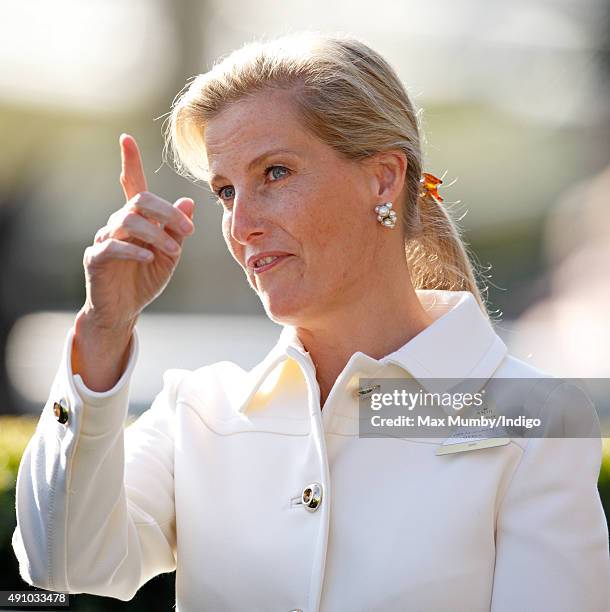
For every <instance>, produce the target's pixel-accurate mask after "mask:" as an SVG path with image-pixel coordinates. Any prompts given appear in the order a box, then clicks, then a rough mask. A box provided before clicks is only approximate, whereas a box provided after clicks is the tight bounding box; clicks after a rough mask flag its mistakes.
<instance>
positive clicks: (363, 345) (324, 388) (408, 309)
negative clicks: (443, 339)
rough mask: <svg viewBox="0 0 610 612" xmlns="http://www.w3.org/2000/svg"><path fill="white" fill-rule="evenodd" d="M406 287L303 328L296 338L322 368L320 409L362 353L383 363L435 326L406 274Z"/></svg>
mask: <svg viewBox="0 0 610 612" xmlns="http://www.w3.org/2000/svg"><path fill="white" fill-rule="evenodd" d="M404 274H405V276H404V277H403V279H404V280H403V281H402V282H396V278H394V279H393V280H394V283H389V284H386V285H385V286H384V287H371V288H369V289H367V291H366V292H365V293H364V295H360V296H359V297H358V299H351V300H350V299H345V300H344V301H343V306H342V307H341V308H338V309H336V310H332V311H330V312H327V314H326V316H324V317H320V318H318V319H316V320H315V322H312V323H308V324H307V325H303V326H301V325H298V326H295V327H296V332H297V335H298V337H299V340H300V341H301V343H302V344H303V347H304V348H305V350H306V351H308V352H309V354H310V356H311V358H312V360H313V363H314V365H315V366H316V378H317V380H318V384H319V386H320V404H321V406H324V404H325V402H326V399H327V397H328V394H329V393H330V390H331V389H332V387H333V385H334V383H335V381H336V380H337V377H338V376H339V374H340V373H341V372H342V371H343V369H344V368H345V365H346V364H347V362H348V361H349V359H350V358H351V356H352V355H353V354H354V353H355V352H357V351H361V352H362V353H364V354H366V355H368V356H369V357H372V358H373V359H381V358H382V357H385V356H386V355H388V354H389V353H392V352H393V351H395V350H397V349H398V348H400V347H401V346H403V345H404V344H406V343H407V342H408V341H409V340H411V338H413V337H415V336H416V335H417V334H419V333H420V332H421V331H422V330H424V329H425V328H426V327H428V325H430V324H431V323H432V321H433V318H432V317H431V316H430V315H428V314H427V313H426V311H425V310H424V309H423V307H422V305H421V303H420V302H419V299H418V298H417V294H416V293H415V290H414V289H413V286H412V284H411V282H410V280H409V276H408V271H407V270H405V272H404Z"/></svg>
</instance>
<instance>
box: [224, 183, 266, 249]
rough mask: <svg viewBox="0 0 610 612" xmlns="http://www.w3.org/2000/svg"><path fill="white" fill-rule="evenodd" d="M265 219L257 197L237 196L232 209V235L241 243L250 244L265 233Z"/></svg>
mask: <svg viewBox="0 0 610 612" xmlns="http://www.w3.org/2000/svg"><path fill="white" fill-rule="evenodd" d="M263 225H264V219H263V215H262V214H261V210H260V208H259V207H258V206H257V205H256V201H255V199H254V198H253V197H252V196H250V197H248V196H247V195H241V196H237V195H236V196H235V198H234V200H233V209H232V211H231V237H232V238H233V240H235V241H236V242H239V243H240V244H244V245H245V244H248V243H249V242H250V241H251V240H252V238H253V237H254V236H258V235H260V234H262V233H263Z"/></svg>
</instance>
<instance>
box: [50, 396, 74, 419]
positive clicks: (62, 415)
mask: <svg viewBox="0 0 610 612" xmlns="http://www.w3.org/2000/svg"><path fill="white" fill-rule="evenodd" d="M53 414H54V415H55V418H56V419H57V420H58V421H59V422H60V423H62V424H64V423H67V422H68V417H69V415H70V411H69V409H68V402H67V401H66V400H65V399H64V398H63V397H62V398H61V399H60V400H59V401H58V402H55V403H54V404H53Z"/></svg>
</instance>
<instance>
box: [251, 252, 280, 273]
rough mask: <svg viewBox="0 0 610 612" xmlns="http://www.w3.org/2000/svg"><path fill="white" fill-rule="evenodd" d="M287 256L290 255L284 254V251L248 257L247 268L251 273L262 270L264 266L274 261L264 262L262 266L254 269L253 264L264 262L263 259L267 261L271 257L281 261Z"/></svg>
mask: <svg viewBox="0 0 610 612" xmlns="http://www.w3.org/2000/svg"><path fill="white" fill-rule="evenodd" d="M288 256H290V253H286V252H285V251H263V252H261V253H257V254H256V255H251V256H250V257H248V260H247V266H248V268H250V269H251V270H253V271H254V270H262V269H263V268H265V266H267V265H270V264H271V263H273V261H275V260H273V261H266V262H265V263H264V264H263V265H260V266H259V267H256V266H255V264H256V263H257V262H259V260H265V259H269V258H272V257H274V258H275V257H277V258H278V259H282V258H285V257H288Z"/></svg>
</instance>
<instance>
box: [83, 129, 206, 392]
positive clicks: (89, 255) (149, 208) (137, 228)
mask: <svg viewBox="0 0 610 612" xmlns="http://www.w3.org/2000/svg"><path fill="white" fill-rule="evenodd" d="M120 145H121V160H122V166H121V176H120V183H121V186H122V187H123V192H124V193H125V199H126V202H125V204H124V205H123V206H122V207H121V208H119V209H118V210H117V211H115V212H114V213H112V214H111V215H110V217H109V219H108V223H106V225H105V226H104V227H101V228H100V229H99V230H98V231H97V233H96V234H95V238H94V241H93V244H92V245H91V246H89V247H87V248H86V249H85V253H84V256H83V266H84V268H85V284H86V299H85V304H84V305H83V307H82V308H81V310H80V312H79V313H78V315H77V317H76V321H75V325H74V329H75V334H74V342H73V346H72V355H71V357H72V359H71V365H72V372H73V373H74V374H80V375H81V378H82V379H83V382H84V383H85V384H86V385H87V386H88V387H89V388H90V389H91V390H93V391H104V390H107V389H109V388H111V387H112V386H113V385H114V384H115V383H116V381H117V380H118V378H119V376H120V375H121V372H123V370H124V369H125V364H126V359H127V355H128V348H129V343H130V339H131V336H132V330H133V327H134V326H135V324H136V320H137V318H138V316H139V315H140V313H141V312H142V310H143V309H144V308H145V307H146V306H147V305H148V304H150V302H152V301H153V300H154V299H155V298H156V297H157V296H159V295H160V294H161V292H162V291H163V290H164V289H165V287H166V286H167V284H168V282H169V280H170V278H171V276H172V274H173V272H174V270H175V269H176V266H177V265H178V261H179V260H180V255H181V253H182V243H183V240H184V238H185V237H186V236H188V235H190V234H192V233H193V231H194V230H195V226H194V225H193V221H192V218H193V210H194V207H195V203H194V202H193V200H191V199H190V198H180V199H178V200H176V202H174V204H171V203H170V202H168V201H166V200H164V199H163V198H160V197H159V196H157V195H155V194H154V193H150V192H149V191H148V190H147V185H146V177H145V175H144V169H143V167H142V159H141V157H140V151H139V149H138V145H137V144H136V141H135V139H134V138H133V137H131V136H129V135H127V134H122V135H121V138H120Z"/></svg>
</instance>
